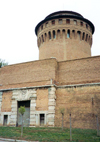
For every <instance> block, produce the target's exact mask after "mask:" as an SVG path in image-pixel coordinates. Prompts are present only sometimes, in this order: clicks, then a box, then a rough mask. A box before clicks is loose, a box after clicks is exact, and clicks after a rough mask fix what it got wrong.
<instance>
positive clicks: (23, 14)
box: [0, 0, 100, 64]
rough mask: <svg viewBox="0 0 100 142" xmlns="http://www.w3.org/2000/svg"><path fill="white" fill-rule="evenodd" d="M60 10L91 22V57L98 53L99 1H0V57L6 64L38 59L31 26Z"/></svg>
mask: <svg viewBox="0 0 100 142" xmlns="http://www.w3.org/2000/svg"><path fill="white" fill-rule="evenodd" d="M60 10H70V11H75V12H78V13H80V14H81V15H83V16H84V17H85V18H86V19H89V20H90V21H91V22H92V23H93V24H94V26H95V32H94V34H93V45H92V56H96V55H100V0H0V58H1V59H4V60H5V61H6V62H8V63H9V64H15V63H21V62H27V61H34V60H38V56H39V53H38V52H39V51H38V47H37V37H36V35H35V26H36V25H37V24H38V23H39V22H40V21H41V20H43V19H44V18H45V17H46V16H47V15H49V14H50V13H52V12H55V11H60Z"/></svg>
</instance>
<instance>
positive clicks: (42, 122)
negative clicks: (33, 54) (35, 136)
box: [40, 114, 45, 126]
mask: <svg viewBox="0 0 100 142" xmlns="http://www.w3.org/2000/svg"><path fill="white" fill-rule="evenodd" d="M44 118H45V115H44V114H40V126H43V125H44Z"/></svg>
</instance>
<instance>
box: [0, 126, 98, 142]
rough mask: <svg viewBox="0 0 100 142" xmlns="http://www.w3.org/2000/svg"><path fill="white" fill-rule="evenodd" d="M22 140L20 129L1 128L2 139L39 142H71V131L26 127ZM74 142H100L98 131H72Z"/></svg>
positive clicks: (0, 135)
mask: <svg viewBox="0 0 100 142" xmlns="http://www.w3.org/2000/svg"><path fill="white" fill-rule="evenodd" d="M23 132H24V133H23V137H22V138H21V128H20V127H0V137H1V138H10V139H17V140H18V139H20V140H21V139H23V140H29V141H39V142H69V141H70V140H69V139H70V131H69V129H67V128H64V130H63V131H62V129H61V128H56V127H35V128H32V127H31V128H30V127H24V129H23ZM72 139H73V140H72V142H100V137H98V136H97V132H96V130H88V129H72Z"/></svg>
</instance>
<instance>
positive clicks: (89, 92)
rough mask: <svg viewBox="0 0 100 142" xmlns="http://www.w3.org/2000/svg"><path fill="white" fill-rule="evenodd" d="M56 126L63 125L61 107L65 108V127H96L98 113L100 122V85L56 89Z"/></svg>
mask: <svg viewBox="0 0 100 142" xmlns="http://www.w3.org/2000/svg"><path fill="white" fill-rule="evenodd" d="M56 97H57V98H56V112H55V126H57V127H58V126H60V127H61V123H62V121H61V113H60V109H61V108H64V109H65V115H64V127H68V128H69V114H70V113H71V115H72V127H73V128H74V127H75V128H88V129H96V115H98V118H99V123H100V105H99V104H100V86H95V85H94V86H82V87H70V88H59V89H57V91H56Z"/></svg>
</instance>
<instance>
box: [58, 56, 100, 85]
mask: <svg viewBox="0 0 100 142" xmlns="http://www.w3.org/2000/svg"><path fill="white" fill-rule="evenodd" d="M58 82H59V85H67V84H68V85H69V84H83V83H92V82H100V56H97V57H89V58H84V59H78V60H69V61H65V62H59V63H58Z"/></svg>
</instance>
